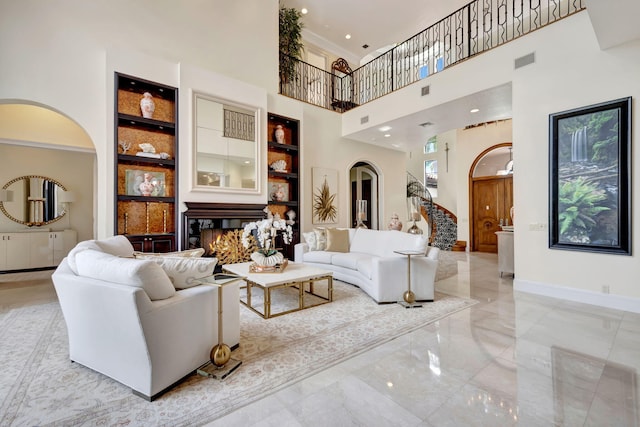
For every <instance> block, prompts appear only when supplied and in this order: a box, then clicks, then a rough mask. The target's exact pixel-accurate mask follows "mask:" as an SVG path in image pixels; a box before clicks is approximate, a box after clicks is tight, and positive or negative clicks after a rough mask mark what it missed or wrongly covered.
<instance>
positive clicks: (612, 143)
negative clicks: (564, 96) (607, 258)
mask: <svg viewBox="0 0 640 427" xmlns="http://www.w3.org/2000/svg"><path fill="white" fill-rule="evenodd" d="M549 170H550V176H549V185H550V189H549V190H550V191H549V194H550V200H549V209H550V212H549V216H550V218H549V247H550V248H552V249H566V250H576V251H590V252H606V253H612V254H622V255H631V238H630V236H631V224H630V218H631V201H630V194H631V188H630V187H631V98H630V97H629V98H622V99H617V100H614V101H609V102H603V103H600V104H595V105H590V106H587V107H582V108H577V109H574V110H570V111H563V112H560V113H555V114H551V115H550V116H549Z"/></svg>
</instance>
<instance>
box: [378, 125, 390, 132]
mask: <svg viewBox="0 0 640 427" xmlns="http://www.w3.org/2000/svg"><path fill="white" fill-rule="evenodd" d="M378 130H379V131H380V132H386V131H389V130H391V126H381V127H379V128H378Z"/></svg>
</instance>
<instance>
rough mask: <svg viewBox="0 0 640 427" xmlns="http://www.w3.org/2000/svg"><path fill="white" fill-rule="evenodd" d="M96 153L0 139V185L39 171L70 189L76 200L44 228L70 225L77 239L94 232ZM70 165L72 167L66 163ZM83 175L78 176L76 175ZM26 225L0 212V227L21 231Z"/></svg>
mask: <svg viewBox="0 0 640 427" xmlns="http://www.w3.org/2000/svg"><path fill="white" fill-rule="evenodd" d="M95 158H96V156H95V154H93V153H84V152H78V151H72V150H58V149H46V148H37V147H26V146H20V145H13V144H10V143H8V141H0V160H1V161H0V187H1V186H3V185H5V184H6V183H7V182H9V181H10V180H12V179H14V178H17V177H19V176H24V175H41V176H45V177H47V178H51V179H54V180H56V181H58V182H59V183H60V184H62V185H63V186H64V187H65V188H66V189H67V191H73V192H74V194H75V195H76V201H75V202H73V203H71V204H70V207H69V209H70V214H66V215H65V216H63V217H62V218H61V219H59V220H58V221H56V222H53V223H51V224H48V225H45V226H44V227H43V228H46V229H51V230H53V231H60V230H65V229H68V228H72V229H74V230H76V231H77V232H78V240H86V239H91V238H92V236H93V223H94V218H93V168H94V163H95ZM69 165H73V168H71V167H69ZM79 176H80V177H83V178H81V179H78V177H79ZM27 229H28V227H27V226H26V225H23V224H18V223H17V222H14V221H11V220H10V219H8V218H7V217H6V216H4V215H3V214H0V230H2V231H22V230H27Z"/></svg>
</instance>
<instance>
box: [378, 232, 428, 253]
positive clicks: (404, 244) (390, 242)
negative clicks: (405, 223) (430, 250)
mask: <svg viewBox="0 0 640 427" xmlns="http://www.w3.org/2000/svg"><path fill="white" fill-rule="evenodd" d="M384 239H385V245H384V255H385V256H393V255H394V252H393V251H403V250H412V251H419V252H422V253H426V251H427V243H428V238H427V235H425V234H410V233H403V232H402V231H396V230H391V231H385V237H384Z"/></svg>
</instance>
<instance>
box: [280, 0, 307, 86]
mask: <svg viewBox="0 0 640 427" xmlns="http://www.w3.org/2000/svg"><path fill="white" fill-rule="evenodd" d="M301 17H302V14H301V13H300V12H299V11H298V10H296V9H294V8H288V7H284V6H281V7H280V42H279V49H280V83H281V84H285V83H289V82H292V81H294V80H295V79H296V77H297V75H296V62H297V60H299V59H300V55H301V53H302V48H303V46H302V27H303V25H302V22H300V18H301Z"/></svg>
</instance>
